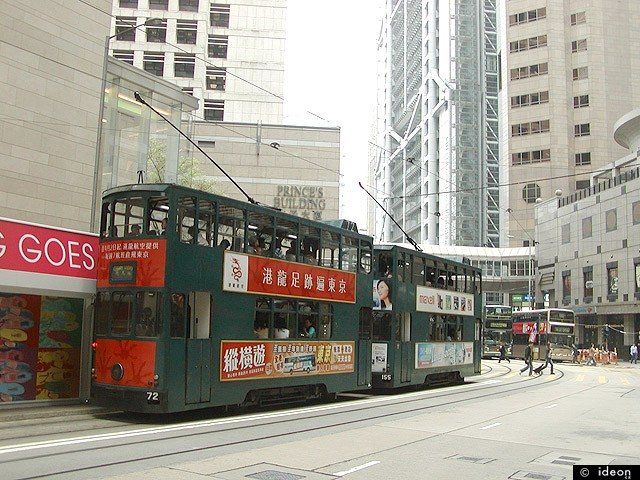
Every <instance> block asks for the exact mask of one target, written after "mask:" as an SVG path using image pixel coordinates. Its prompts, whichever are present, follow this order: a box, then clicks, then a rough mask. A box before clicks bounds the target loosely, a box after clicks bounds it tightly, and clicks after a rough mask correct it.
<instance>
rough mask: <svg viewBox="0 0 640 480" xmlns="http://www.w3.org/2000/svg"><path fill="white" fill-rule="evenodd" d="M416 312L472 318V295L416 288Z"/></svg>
mask: <svg viewBox="0 0 640 480" xmlns="http://www.w3.org/2000/svg"><path fill="white" fill-rule="evenodd" d="M416 310H417V311H419V312H429V313H441V314H443V313H444V314H447V313H448V314H451V315H466V316H470V317H472V316H473V295H471V294H469V293H461V292H452V291H450V290H438V289H436V288H429V287H422V286H418V287H416Z"/></svg>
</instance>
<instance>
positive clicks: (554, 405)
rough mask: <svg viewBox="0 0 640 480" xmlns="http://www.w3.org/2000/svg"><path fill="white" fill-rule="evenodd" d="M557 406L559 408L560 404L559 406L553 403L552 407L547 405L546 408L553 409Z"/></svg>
mask: <svg viewBox="0 0 640 480" xmlns="http://www.w3.org/2000/svg"><path fill="white" fill-rule="evenodd" d="M557 406H558V404H557V403H552V404H551V405H547V406H546V407H544V408H553V407H557Z"/></svg>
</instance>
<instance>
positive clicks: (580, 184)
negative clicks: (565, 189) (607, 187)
mask: <svg viewBox="0 0 640 480" xmlns="http://www.w3.org/2000/svg"><path fill="white" fill-rule="evenodd" d="M590 186H591V182H589V180H576V190H586V189H587V188H589V187H590Z"/></svg>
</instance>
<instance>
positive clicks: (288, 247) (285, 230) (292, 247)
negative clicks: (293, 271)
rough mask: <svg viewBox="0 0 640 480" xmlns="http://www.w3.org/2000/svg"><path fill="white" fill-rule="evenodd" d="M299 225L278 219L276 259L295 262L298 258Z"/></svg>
mask: <svg viewBox="0 0 640 480" xmlns="http://www.w3.org/2000/svg"><path fill="white" fill-rule="evenodd" d="M297 239H298V224H297V223H294V222H290V221H288V220H284V219H280V218H276V244H275V250H274V257H276V258H282V259H285V260H288V261H290V262H295V261H296V259H297V258H298V257H297V251H296V250H297V242H296V240H297Z"/></svg>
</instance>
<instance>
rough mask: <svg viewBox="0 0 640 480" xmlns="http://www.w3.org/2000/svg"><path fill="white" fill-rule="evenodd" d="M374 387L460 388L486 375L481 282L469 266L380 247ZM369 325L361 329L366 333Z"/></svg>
mask: <svg viewBox="0 0 640 480" xmlns="http://www.w3.org/2000/svg"><path fill="white" fill-rule="evenodd" d="M373 258H374V279H373V284H372V287H373V288H372V289H373V303H372V309H371V310H370V314H371V318H370V319H369V318H363V319H362V320H361V322H362V323H366V324H368V323H369V321H371V338H372V345H371V349H372V357H371V365H372V367H371V369H372V374H371V375H372V386H373V387H374V388H376V389H391V388H397V387H405V386H409V385H414V386H418V385H425V384H427V385H433V384H441V383H457V382H462V381H463V380H464V378H465V377H470V376H473V375H479V374H480V361H481V354H482V352H481V336H480V335H481V330H482V280H481V275H480V274H481V272H480V270H479V269H477V268H475V267H472V266H471V265H468V264H465V263H461V262H457V261H454V260H449V259H445V258H440V257H436V256H433V255H429V254H427V253H424V252H419V251H416V250H412V249H410V248H406V247H403V246H400V245H392V244H389V245H374V255H373ZM367 328H368V327H363V328H362V329H363V330H366V329H367Z"/></svg>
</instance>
